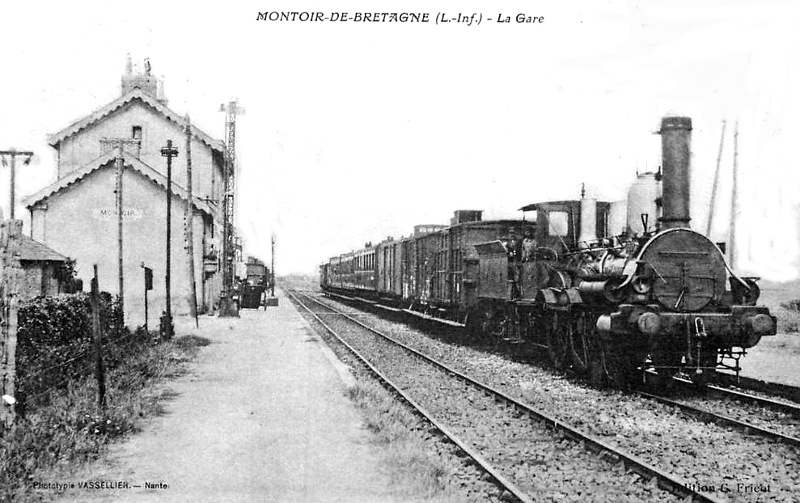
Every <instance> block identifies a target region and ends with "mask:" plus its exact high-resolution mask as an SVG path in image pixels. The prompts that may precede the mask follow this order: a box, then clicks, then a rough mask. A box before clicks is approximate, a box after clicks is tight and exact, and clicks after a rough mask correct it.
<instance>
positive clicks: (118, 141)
mask: <svg viewBox="0 0 800 503" xmlns="http://www.w3.org/2000/svg"><path fill="white" fill-rule="evenodd" d="M100 144H101V145H103V146H106V147H110V148H116V149H117V157H116V159H115V161H114V165H115V169H116V188H115V189H114V193H115V194H116V206H117V254H118V256H119V266H118V276H119V310H120V312H121V313H122V319H123V320H124V319H125V288H124V286H125V283H124V270H125V269H124V267H123V256H122V222H123V215H124V212H125V207H124V204H123V199H122V175H123V172H124V170H125V158H124V152H123V148H124V146H125V145H136V146H138V145H139V140H138V139H132V140H128V139H125V138H103V139H101V140H100ZM123 324H124V322H123Z"/></svg>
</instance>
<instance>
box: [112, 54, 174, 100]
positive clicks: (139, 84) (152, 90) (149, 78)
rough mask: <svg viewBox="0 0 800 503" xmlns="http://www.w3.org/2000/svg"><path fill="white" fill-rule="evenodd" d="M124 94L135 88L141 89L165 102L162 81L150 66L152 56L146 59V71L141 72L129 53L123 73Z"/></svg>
mask: <svg viewBox="0 0 800 503" xmlns="http://www.w3.org/2000/svg"><path fill="white" fill-rule="evenodd" d="M121 89H122V94H127V93H129V92H131V91H132V90H134V89H141V90H142V91H144V92H146V93H147V94H149V95H150V96H152V97H153V98H155V99H157V100H159V101H162V102H165V101H166V100H164V96H163V93H162V92H159V91H160V89H161V82H160V81H159V79H158V78H156V76H155V75H152V72H151V67H150V58H145V60H144V72H140V71H139V69H138V68H137V69H136V70H135V71H134V69H133V65H132V64H131V57H130V55H128V60H127V62H126V64H125V73H124V74H123V75H122V87H121Z"/></svg>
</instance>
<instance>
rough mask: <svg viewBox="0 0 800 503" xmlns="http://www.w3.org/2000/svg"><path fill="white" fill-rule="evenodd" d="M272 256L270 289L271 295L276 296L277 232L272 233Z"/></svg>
mask: <svg viewBox="0 0 800 503" xmlns="http://www.w3.org/2000/svg"><path fill="white" fill-rule="evenodd" d="M271 258H272V272H271V273H270V276H271V277H270V282H269V289H270V292H269V295H270V297H274V296H275V234H273V235H272V252H271Z"/></svg>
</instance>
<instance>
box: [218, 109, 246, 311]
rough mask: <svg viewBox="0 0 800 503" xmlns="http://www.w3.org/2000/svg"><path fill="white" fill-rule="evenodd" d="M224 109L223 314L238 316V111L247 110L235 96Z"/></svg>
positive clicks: (220, 308) (221, 302)
mask: <svg viewBox="0 0 800 503" xmlns="http://www.w3.org/2000/svg"><path fill="white" fill-rule="evenodd" d="M219 111H220V112H225V113H226V120H225V136H226V140H227V142H226V153H225V154H226V155H225V167H224V176H223V177H224V195H223V198H222V212H223V213H224V218H225V220H224V222H223V226H222V292H221V293H220V302H219V315H220V316H221V317H238V316H239V307H238V306H237V305H236V304H235V303H234V302H233V294H234V287H233V279H234V263H235V257H236V247H235V225H234V224H235V221H234V215H235V211H234V193H235V190H236V185H235V181H236V176H235V175H236V115H237V114H241V113H244V110H243V109H241V108H239V104H238V103H237V102H236V100H235V99H234V100H231V101H230V102H228V104H227V105H225V104H222V105H220V107H219Z"/></svg>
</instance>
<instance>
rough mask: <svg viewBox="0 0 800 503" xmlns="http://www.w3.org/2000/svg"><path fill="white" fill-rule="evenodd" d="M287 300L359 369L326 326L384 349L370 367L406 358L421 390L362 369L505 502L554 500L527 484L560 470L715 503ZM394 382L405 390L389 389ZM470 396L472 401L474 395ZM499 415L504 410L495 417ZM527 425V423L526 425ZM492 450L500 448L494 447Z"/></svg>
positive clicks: (538, 485) (463, 378)
mask: <svg viewBox="0 0 800 503" xmlns="http://www.w3.org/2000/svg"><path fill="white" fill-rule="evenodd" d="M289 295H290V296H291V297H292V298H293V299H294V300H295V302H297V304H298V305H299V306H301V307H302V308H303V309H304V310H306V311H307V312H308V313H310V314H311V315H312V316H313V317H314V318H315V319H316V320H317V322H318V323H320V324H321V326H323V327H324V328H325V330H326V331H328V333H330V334H331V335H333V336H334V337H336V338H337V339H338V340H340V341H341V342H342V343H343V344H344V345H345V346H347V347H348V348H349V350H350V351H351V352H353V353H354V354H356V355H358V358H359V359H360V360H362V361H365V362H366V359H365V357H364V356H363V355H362V353H361V352H360V351H359V350H358V349H357V348H355V347H354V344H351V343H348V342H347V341H345V340H344V339H346V338H347V336H344V337H343V336H342V335H341V334H338V333H337V331H336V330H335V329H334V328H333V327H331V326H330V325H332V324H337V323H342V322H343V321H345V320H346V322H347V323H348V324H352V325H350V326H356V325H357V326H358V327H360V328H359V330H361V331H362V332H366V331H368V332H369V333H370V334H371V335H369V336H368V337H369V338H371V339H372V340H374V341H381V342H380V344H382V345H383V347H382V348H381V349H376V348H374V347H373V348H371V351H373V352H374V353H383V355H382V356H378V357H377V359H379V360H380V359H381V358H383V360H384V362H386V361H390V360H391V359H392V358H394V361H398V359H399V358H400V357H399V356H398V354H399V353H398V352H401V353H402V354H403V355H405V356H404V358H405V359H408V355H413V358H414V360H415V361H416V362H417V363H416V364H415V365H416V367H415V372H418V373H419V374H420V375H424V376H425V379H424V380H423V381H424V382H423V383H419V382H418V383H416V384H415V383H409V381H408V379H405V378H404V377H405V376H404V375H403V374H404V373H405V374H406V375H408V374H410V372H408V369H406V371H405V372H401V373H400V374H396V375H395V376H394V377H389V376H387V375H385V374H383V373H382V372H381V371H380V370H378V369H377V368H376V365H375V364H373V363H369V362H366V363H365V365H367V366H368V367H369V368H370V369H371V371H372V372H373V373H374V374H376V375H380V376H381V377H380V379H381V380H382V381H383V382H384V383H387V385H389V384H388V383H392V384H391V386H392V387H393V388H394V389H395V390H396V391H395V392H396V393H397V394H398V395H399V396H402V397H404V400H405V401H406V402H407V403H409V404H414V405H415V406H416V407H417V408H418V409H420V410H421V412H420V413H421V414H423V415H424V416H425V417H427V418H428V420H429V421H430V422H431V424H434V425H436V426H437V428H438V429H439V430H440V431H444V432H447V436H448V438H450V439H451V440H450V441H452V442H454V443H456V444H457V445H459V447H461V448H462V449H463V450H464V452H466V453H467V454H468V455H469V456H470V457H471V458H472V459H473V460H474V461H475V463H476V464H477V465H479V466H481V467H482V469H483V470H485V471H486V473H488V474H490V475H491V477H492V478H493V480H495V481H496V483H497V484H498V485H499V486H501V487H503V490H504V491H507V493H508V494H510V495H513V497H514V498H515V499H516V500H517V501H531V500H532V499H533V498H535V499H537V500H538V499H539V498H541V497H546V498H547V497H549V496H553V497H555V495H552V494H549V493H548V492H547V491H548V490H552V487H551V488H550V489H544V490H543V489H542V488H543V487H545V488H546V487H548V486H547V484H548V481H547V480H544V481H543V480H538V481H535V482H534V483H531V482H530V477H533V478H534V479H535V477H536V473H537V470H538V471H540V472H545V471H547V467H548V466H550V467H552V466H557V467H560V468H561V469H568V470H573V472H572V473H571V475H570V476H571V477H573V478H574V479H575V480H581V477H583V479H592V478H594V479H597V477H598V475H597V474H598V473H603V472H605V473H606V474H609V476H610V477H612V478H614V479H615V481H614V482H615V483H616V484H617V486H619V485H624V484H627V483H628V482H630V485H629V486H627V487H626V491H633V492H634V493H636V496H635V497H636V498H637V500H638V498H642V499H651V500H653V501H662V500H663V497H664V496H666V495H667V493H669V494H671V495H673V496H674V497H675V498H678V499H680V500H682V501H717V500H716V499H714V498H713V497H712V496H710V495H708V494H704V493H702V492H698V491H696V490H694V489H693V488H692V486H693V484H690V483H686V482H685V481H683V480H681V479H679V478H677V477H675V476H672V475H670V474H668V473H666V472H664V471H663V470H661V469H659V468H657V467H655V466H653V465H650V464H648V463H646V462H644V461H642V460H640V459H638V458H637V457H635V456H634V455H632V454H630V453H629V452H626V451H624V450H623V449H620V448H618V447H614V446H612V445H610V444H608V443H607V442H605V441H603V440H601V439H599V438H597V437H594V436H592V435H589V434H587V433H585V432H583V431H581V430H579V429H577V428H575V427H572V426H570V425H569V424H567V423H565V422H563V421H561V420H558V419H556V418H554V417H552V416H550V415H548V414H546V413H544V412H542V411H541V410H536V409H534V408H533V407H532V406H531V405H529V404H526V403H523V402H521V401H519V400H517V399H515V398H513V397H511V396H510V395H508V394H506V393H504V392H502V391H500V390H498V389H496V388H494V387H491V386H489V385H486V384H483V383H480V382H478V381H476V380H475V379H473V378H471V377H469V376H467V375H466V374H464V373H462V372H459V371H457V370H456V369H454V368H451V367H449V366H447V365H445V364H444V363H441V362H439V361H436V360H434V359H432V358H430V357H428V356H427V355H425V354H422V353H420V352H419V351H417V350H415V349H413V348H411V347H409V346H407V345H405V344H402V343H401V342H399V341H396V340H394V339H392V338H391V337H389V336H387V335H385V334H382V333H380V332H378V331H377V330H375V329H374V328H372V327H369V326H367V325H364V324H363V323H361V322H360V321H359V320H357V319H356V318H355V317H352V316H349V315H348V314H346V313H344V312H342V311H338V310H335V309H334V308H332V307H331V306H328V305H326V304H324V303H321V302H319V301H318V300H316V299H313V298H311V297H309V296H306V295H303V294H298V295H296V294H295V292H289ZM301 296H303V297H305V298H306V299H310V300H311V301H313V302H314V303H315V305H316V306H317V307H316V308H315V309H316V310H314V309H312V308H311V307H309V306H308V305H307V303H306V302H303V301H302V300H301V299H300V298H299V297H301ZM347 330H352V329H346V328H342V329H341V331H347ZM364 337H366V336H364V335H361V336H358V337H356V338H360V339H361V340H360V342H359V345H366V344H368V343H366V342H365V339H364ZM369 344H374V343H369ZM388 348H391V349H388ZM387 353H391V354H392V356H386V355H387ZM373 358H376V356H373ZM387 358H388V360H387ZM420 362H424V363H423V364H422V365H424V367H425V368H423V367H422V366H420V365H421V364H420ZM404 365H405V364H404ZM431 369H434V370H431ZM434 374H436V376H438V377H436V376H434ZM442 376H445V377H442ZM445 378H446V380H448V381H449V382H448V383H447V384H446V385H444V384H441V383H442V382H443V380H444V379H445ZM393 381H405V382H402V383H401V382H398V383H395V382H393ZM454 381H458V384H453V382H454ZM425 383H427V384H425ZM433 383H436V384H433ZM400 388H404V389H406V390H408V389H412V390H414V394H415V396H422V397H423V398H422V399H420V401H424V402H426V403H428V404H429V405H428V407H429V408H431V410H426V409H425V408H423V407H422V405H421V404H418V403H417V402H415V401H414V400H415V398H412V397H411V396H408V394H406V393H405V392H404V391H402V390H401V389H400ZM421 388H423V389H421ZM424 388H434V389H437V391H436V392H434V393H433V394H434V395H435V394H436V393H437V392H438V393H445V394H450V393H453V394H454V395H455V394H457V393H461V394H462V395H463V396H464V397H466V400H467V401H468V402H469V404H470V405H469V407H466V408H465V407H464V406H463V402H460V403H459V404H458V405H456V406H455V409H456V410H454V408H453V404H450V406H449V407H448V406H443V405H441V404H438V403H436V401H430V396H425V395H426V393H425V391H426V390H425V389H424ZM476 390H477V391H478V393H476V392H475V391H476ZM428 395H430V390H428ZM496 402H500V403H503V404H505V405H506V407H504V408H498V407H497V406H496V405H494V404H496ZM459 409H461V410H459ZM467 409H472V410H475V411H480V410H483V411H487V410H488V411H489V412H488V414H484V416H480V417H479V418H478V417H471V416H470V413H471V412H470V410H467ZM501 409H503V410H502V411H501ZM487 415H488V416H498V415H499V416H501V417H489V418H487V417H486V416H487ZM437 417H438V418H446V419H447V422H448V424H453V425H455V426H454V427H453V428H452V429H453V430H455V431H457V432H459V433H460V434H462V435H467V436H471V438H473V440H472V442H468V441H465V440H459V439H458V438H457V437H456V432H455V431H451V429H448V426H446V425H444V424H442V421H441V420H440V419H437ZM531 419H533V420H534V421H531ZM483 421H491V422H492V424H494V425H495V426H494V427H490V426H489V425H488V424H487V425H483V427H482V431H481V432H478V434H477V436H476V432H475V431H472V430H471V429H470V428H471V427H470V425H469V423H472V424H479V423H481V422H483ZM487 431H494V435H495V436H494V437H492V436H491V435H486V436H482V435H485V434H486V433H487ZM498 432H499V435H500V436H504V435H505V436H507V437H511V438H505V439H501V440H499V441H498V438H497V435H498ZM553 433H555V434H556V436H563V437H566V438H568V439H570V441H569V442H568V443H567V444H565V441H564V440H560V439H558V438H557V439H553V436H554V435H553ZM498 442H499V443H498ZM469 444H472V445H473V446H475V448H471V447H470V445H469ZM548 444H549V446H548ZM498 445H500V446H504V447H498ZM531 448H533V452H532V451H531ZM515 449H516V452H517V455H518V456H519V457H518V459H503V458H509V457H510V458H513V457H514V453H515ZM548 449H549V450H550V451H551V452H552V456H551V459H547V460H546V466H545V463H544V462H543V466H538V467H536V466H534V467H533V470H531V469H528V470H527V471H526V470H522V469H520V468H519V467H520V466H521V465H522V466H523V468H524V467H525V466H524V465H525V463H526V461H525V460H526V459H528V460H529V459H530V456H534V458H535V457H536V455H537V454H540V453H541V452H547V451H548ZM478 451H481V452H478ZM559 451H561V452H559ZM587 451H588V452H587ZM482 453H483V454H482ZM589 453H592V454H589ZM565 454H566V455H565ZM559 456H561V457H559ZM555 458H557V459H555ZM573 465H574V466H573ZM497 466H499V467H497ZM528 468H530V467H528ZM581 470H584V472H583V473H581ZM629 471H630V472H633V473H635V474H636V477H635V480H631V479H630V475H629V474H628V472H629ZM504 472H505V473H512V474H513V475H512V476H511V478H516V479H518V480H520V481H521V482H520V483H519V486H516V485H514V483H513V482H511V480H510V479H509V478H505V477H504V476H503V475H502V473H504ZM524 474H527V475H528V479H525V478H524V477H520V475H524ZM600 478H601V479H602V478H603V477H602V476H600ZM626 481H627V482H626ZM562 482H563V479H562ZM608 482H609V481H608V480H606V481H602V480H600V481H598V480H595V482H594V485H592V484H589V486H588V487H587V486H586V485H585V483H584V484H583V485H580V484H577V485H576V487H580V489H578V491H585V493H586V498H590V497H591V495H593V494H594V495H595V496H597V495H598V494H602V496H601V497H602V499H601V501H609V500H608V498H609V497H610V498H612V499H613V498H614V495H609V494H606V491H609V490H610V487H611V484H609V483H608ZM657 488H660V490H663V491H665V493H660V494H659V492H660V491H659V489H657ZM560 490H561V491H564V488H563V487H562V488H560ZM620 496H621V495H620ZM584 499H585V498H584Z"/></svg>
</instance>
